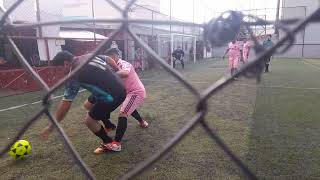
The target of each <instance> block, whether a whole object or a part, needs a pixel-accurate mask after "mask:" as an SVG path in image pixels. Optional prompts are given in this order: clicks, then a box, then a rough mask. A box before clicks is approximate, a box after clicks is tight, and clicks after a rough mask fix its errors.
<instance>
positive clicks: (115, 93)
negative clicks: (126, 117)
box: [77, 65, 127, 121]
mask: <svg viewBox="0 0 320 180" xmlns="http://www.w3.org/2000/svg"><path fill="white" fill-rule="evenodd" d="M77 79H78V81H79V82H81V83H86V84H90V85H93V86H96V87H97V88H99V89H101V90H103V91H105V92H107V93H109V94H110V95H111V96H112V97H113V101H112V102H105V101H101V100H99V99H95V103H94V106H93V107H92V108H91V110H90V111H89V116H90V117H91V118H92V119H94V120H97V121H100V120H105V119H109V118H110V114H111V112H112V111H114V110H115V109H117V107H118V106H120V105H121V104H122V102H123V101H124V100H125V98H126V95H127V94H126V89H125V87H124V85H123V83H122V81H121V79H120V78H119V77H118V76H117V75H116V74H114V73H113V72H112V71H110V70H109V69H107V70H102V69H100V68H97V67H95V66H91V65H87V66H86V67H85V68H83V69H82V70H81V71H80V72H79V74H78V76H77ZM92 99H93V98H92Z"/></svg>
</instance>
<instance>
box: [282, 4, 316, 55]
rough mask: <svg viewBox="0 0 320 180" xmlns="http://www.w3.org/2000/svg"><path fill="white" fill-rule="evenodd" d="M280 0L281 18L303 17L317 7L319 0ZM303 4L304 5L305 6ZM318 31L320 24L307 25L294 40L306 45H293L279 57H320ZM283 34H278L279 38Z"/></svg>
mask: <svg viewBox="0 0 320 180" xmlns="http://www.w3.org/2000/svg"><path fill="white" fill-rule="evenodd" d="M282 2H283V4H282V6H283V7H284V8H283V11H282V15H283V18H304V17H305V16H308V15H310V14H311V13H312V12H314V11H315V10H316V9H317V8H319V0H283V1H282ZM303 6H305V8H304V7H303ZM285 7H295V8H285ZM303 9H304V10H303ZM304 13H305V14H304ZM319 31H320V24H311V25H309V26H307V28H306V29H305V32H303V31H302V32H300V33H299V34H298V36H297V39H296V40H297V41H296V42H295V43H296V44H303V43H304V44H306V45H304V46H302V45H294V46H293V47H292V48H291V49H290V50H289V51H288V52H286V53H285V54H283V55H281V57H290V58H303V57H304V58H320V51H319V50H320V36H319V35H318V32H319ZM283 35H284V34H280V38H281V37H283ZM303 39H304V40H303ZM307 44H315V45H307Z"/></svg>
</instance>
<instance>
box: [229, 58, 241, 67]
mask: <svg viewBox="0 0 320 180" xmlns="http://www.w3.org/2000/svg"><path fill="white" fill-rule="evenodd" d="M238 63H239V57H238V56H229V68H230V69H231V68H238Z"/></svg>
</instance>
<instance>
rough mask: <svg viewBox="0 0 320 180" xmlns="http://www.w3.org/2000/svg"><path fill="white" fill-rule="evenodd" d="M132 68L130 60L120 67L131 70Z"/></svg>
mask: <svg viewBox="0 0 320 180" xmlns="http://www.w3.org/2000/svg"><path fill="white" fill-rule="evenodd" d="M131 68H132V66H131V64H130V63H128V62H122V63H121V67H120V69H121V70H125V71H131Z"/></svg>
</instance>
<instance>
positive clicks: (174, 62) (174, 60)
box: [172, 58, 176, 68]
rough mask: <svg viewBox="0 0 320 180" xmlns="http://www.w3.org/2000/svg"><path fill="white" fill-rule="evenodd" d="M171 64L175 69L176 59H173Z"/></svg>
mask: <svg viewBox="0 0 320 180" xmlns="http://www.w3.org/2000/svg"><path fill="white" fill-rule="evenodd" d="M172 64H173V68H176V59H175V58H173V62H172Z"/></svg>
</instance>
